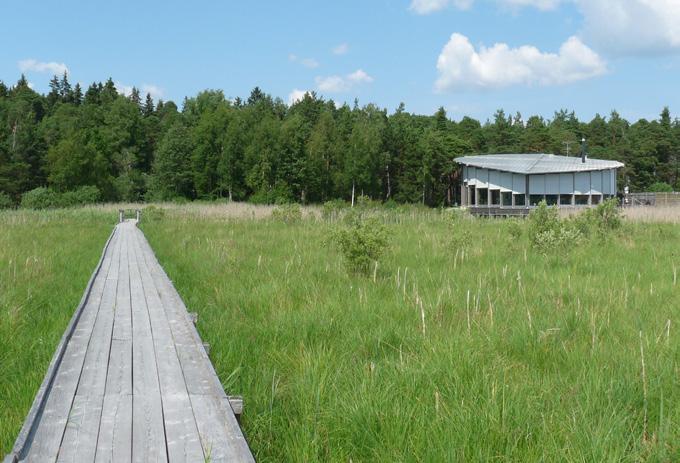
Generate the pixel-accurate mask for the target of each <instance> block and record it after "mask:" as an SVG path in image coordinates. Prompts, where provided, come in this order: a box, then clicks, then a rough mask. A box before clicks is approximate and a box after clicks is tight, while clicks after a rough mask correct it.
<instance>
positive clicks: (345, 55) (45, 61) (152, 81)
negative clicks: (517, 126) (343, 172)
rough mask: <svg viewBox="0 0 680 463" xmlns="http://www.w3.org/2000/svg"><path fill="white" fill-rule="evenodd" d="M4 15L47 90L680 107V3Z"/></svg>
mask: <svg viewBox="0 0 680 463" xmlns="http://www.w3.org/2000/svg"><path fill="white" fill-rule="evenodd" d="M3 16H4V18H3V27H2V29H0V40H1V41H2V43H3V44H5V45H4V46H3V53H2V59H1V60H0V79H2V80H3V81H5V82H9V83H13V82H15V81H16V80H17V78H18V77H19V75H20V73H21V72H22V70H23V71H24V73H25V74H26V76H27V77H28V79H29V81H30V82H31V83H32V84H33V85H34V88H35V89H36V90H38V91H43V92H44V91H46V89H47V84H48V81H49V79H50V77H51V74H52V73H53V72H54V71H55V70H61V69H64V67H65V68H67V69H68V71H69V75H70V79H71V81H72V82H76V81H77V82H81V84H83V85H85V86H86V85H87V84H89V83H90V82H92V81H95V80H97V81H99V80H105V79H106V78H108V77H109V76H111V77H112V78H113V79H114V81H116V83H117V84H118V85H119V88H120V90H121V91H125V90H126V89H127V90H129V87H131V86H133V85H134V86H137V87H139V88H142V89H143V90H148V91H150V92H152V93H153V94H154V95H156V96H162V97H163V98H164V99H166V100H168V99H171V100H174V101H176V102H178V103H179V102H181V100H182V99H183V97H184V96H185V95H194V94H195V93H196V92H198V91H200V90H202V89H206V88H219V89H223V90H224V92H225V94H226V95H227V96H228V97H235V96H247V95H248V93H249V92H250V90H251V89H252V88H253V87H254V86H255V85H258V86H260V87H262V88H263V89H264V90H265V91H267V92H268V93H271V94H272V95H274V96H278V97H281V98H282V99H283V100H284V101H289V99H290V98H294V97H295V95H296V94H300V93H301V92H304V91H306V90H314V91H317V93H319V94H321V95H323V96H325V97H327V98H333V99H335V100H336V101H348V102H351V101H353V100H354V98H355V97H356V98H358V99H359V101H360V103H368V102H375V103H376V104H378V105H379V106H381V107H386V108H388V109H389V110H390V111H391V110H393V109H394V108H396V107H397V105H398V104H399V102H401V101H403V102H404V103H405V104H406V108H407V110H409V111H412V112H416V113H422V114H431V113H433V112H434V111H435V110H436V109H437V107H439V106H443V107H444V108H446V110H447V112H448V113H449V115H450V116H451V117H452V118H454V119H460V118H461V117H462V116H464V115H470V116H472V117H475V118H478V119H480V120H486V119H487V118H489V117H492V115H493V113H494V112H495V110H496V109H498V108H504V109H505V110H506V111H507V112H511V113H514V112H516V111H519V112H521V113H522V115H524V116H525V118H526V117H527V116H529V115H532V114H539V115H543V116H545V117H551V116H552V113H553V111H554V110H556V109H559V108H567V109H573V110H575V111H576V113H577V115H578V116H579V117H581V118H585V119H589V118H591V117H592V116H593V115H594V114H595V113H597V112H599V113H601V114H608V113H609V111H610V110H612V109H617V110H618V111H619V112H620V113H621V114H622V115H623V116H624V117H626V118H628V119H637V118H640V117H646V118H655V117H657V115H658V113H659V112H660V111H661V109H662V107H663V106H664V105H669V106H670V107H671V111H673V110H675V109H678V108H680V92H679V91H678V82H680V79H679V78H678V77H679V75H680V2H678V1H677V0H618V1H612V0H394V1H389V0H370V1H355V0H343V1H342V2H330V1H328V2H323V3H322V2H318V1H317V2H312V1H307V0H305V1H290V2H281V1H250V2H235V1H230V2H227V1H224V2H217V1H214V2H209V1H194V2H191V3H190V2H185V1H163V2H160V1H153V2H152V1H146V2H128V1H118V2H114V3H110V2H108V3H104V2H93V1H60V2H37V1H30V0H25V1H21V2H14V3H12V5H11V6H5V8H4V9H3ZM296 91H297V92H296Z"/></svg>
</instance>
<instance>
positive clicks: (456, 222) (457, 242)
mask: <svg viewBox="0 0 680 463" xmlns="http://www.w3.org/2000/svg"><path fill="white" fill-rule="evenodd" d="M464 217H465V212H463V211H460V210H458V209H453V210H451V213H450V215H448V224H449V227H448V228H449V233H448V237H449V242H448V246H449V249H450V250H451V252H453V253H458V252H460V251H467V250H468V249H470V247H471V246H472V233H471V232H470V230H469V229H468V228H467V226H466V224H465V222H464V221H463V219H464Z"/></svg>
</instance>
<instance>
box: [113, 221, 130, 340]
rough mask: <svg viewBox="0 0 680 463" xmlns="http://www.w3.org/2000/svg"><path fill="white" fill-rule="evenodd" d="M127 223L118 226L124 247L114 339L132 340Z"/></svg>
mask: <svg viewBox="0 0 680 463" xmlns="http://www.w3.org/2000/svg"><path fill="white" fill-rule="evenodd" d="M126 225H128V224H127V223H125V222H124V223H122V224H120V225H119V226H118V227H119V228H120V230H121V240H122V242H123V247H122V249H121V254H120V267H119V269H118V292H117V295H116V309H115V313H114V323H113V339H118V340H123V339H126V340H130V341H131V340H132V308H131V307H130V268H129V265H130V262H129V259H128V253H127V247H128V241H129V233H126V229H125V227H126Z"/></svg>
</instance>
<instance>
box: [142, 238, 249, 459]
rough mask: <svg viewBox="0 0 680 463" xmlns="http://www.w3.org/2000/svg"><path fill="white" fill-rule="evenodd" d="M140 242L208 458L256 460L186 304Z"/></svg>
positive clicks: (143, 241) (145, 244) (146, 244)
mask: <svg viewBox="0 0 680 463" xmlns="http://www.w3.org/2000/svg"><path fill="white" fill-rule="evenodd" d="M142 238H143V237H142ZM140 242H141V247H142V251H143V254H144V257H145V261H146V264H147V267H148V268H149V270H150V273H151V275H152V278H153V279H154V282H155V284H156V287H157V289H158V292H159V295H160V298H161V303H162V304H163V309H164V310H165V313H166V316H167V318H168V320H169V324H170V329H171V332H172V336H173V339H174V342H175V348H176V350H177V354H178V357H179V360H180V364H181V366H182V370H183V372H184V378H185V381H186V385H187V390H188V391H189V394H190V399H191V404H192V408H193V410H194V417H195V418H196V423H197V426H198V430H199V433H200V435H201V442H202V445H203V450H204V452H205V454H206V458H209V459H210V461H226V460H227V459H231V461H254V459H253V457H252V454H251V453H250V449H249V448H248V445H247V442H246V440H245V438H244V436H243V433H242V431H241V429H240V427H239V425H238V422H237V421H236V417H235V416H234V413H233V411H232V409H231V407H230V405H229V402H228V398H227V395H226V394H225V392H224V389H223V388H222V385H221V384H220V381H219V379H218V377H217V374H216V373H215V370H214V368H213V366H212V364H211V363H210V359H209V358H208V355H207V353H206V351H205V349H204V348H203V345H202V341H201V338H200V336H199V335H198V332H197V331H196V328H195V327H194V325H193V323H192V321H191V317H190V316H189V314H188V312H187V310H186V307H185V305H184V303H183V302H182V300H181V298H180V297H179V294H178V293H177V291H176V290H175V288H174V286H173V285H172V283H171V282H170V279H169V278H168V277H167V275H166V274H165V272H164V271H163V269H162V267H161V266H160V264H159V263H158V260H157V259H156V257H155V256H154V254H153V251H152V250H151V247H150V246H149V245H148V243H147V242H146V239H140Z"/></svg>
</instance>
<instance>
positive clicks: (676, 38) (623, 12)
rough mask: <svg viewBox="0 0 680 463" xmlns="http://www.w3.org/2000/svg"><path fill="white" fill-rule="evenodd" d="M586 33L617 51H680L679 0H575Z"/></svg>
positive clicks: (595, 42) (605, 48) (599, 44)
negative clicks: (581, 15)
mask: <svg viewBox="0 0 680 463" xmlns="http://www.w3.org/2000/svg"><path fill="white" fill-rule="evenodd" d="M576 1H577V4H578V8H579V10H580V11H581V12H582V14H583V18H584V26H583V33H582V35H583V37H584V38H585V39H587V40H589V41H590V42H592V44H593V45H594V46H596V47H597V48H598V49H601V50H603V51H607V52H611V53H613V54H617V55H637V54H649V53H667V52H672V51H680V2H679V1H678V0H576Z"/></svg>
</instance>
